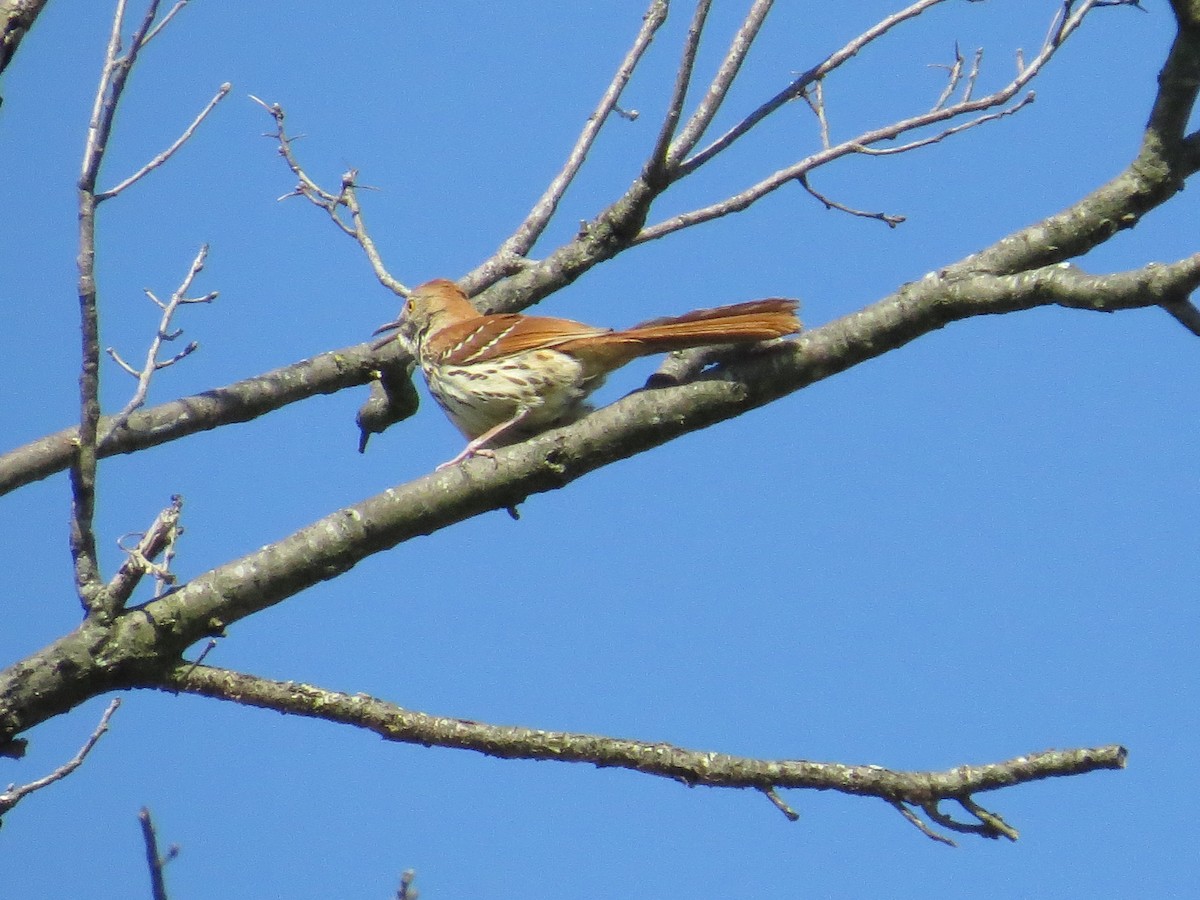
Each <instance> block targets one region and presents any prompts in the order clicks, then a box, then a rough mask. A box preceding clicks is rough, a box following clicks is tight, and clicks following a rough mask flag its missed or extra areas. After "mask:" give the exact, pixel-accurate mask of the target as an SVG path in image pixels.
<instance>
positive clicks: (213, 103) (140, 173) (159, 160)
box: [96, 0, 233, 203]
mask: <svg viewBox="0 0 1200 900" xmlns="http://www.w3.org/2000/svg"><path fill="white" fill-rule="evenodd" d="M182 2H186V0H181V3H179V4H176V6H175V9H180V8H181V5H182ZM172 12H174V10H172ZM164 21H165V20H164ZM162 24H163V23H162V22H160V23H159V25H160V26H161V25H162ZM155 31H157V29H155ZM147 40H148V39H147ZM232 89H233V85H231V84H230V83H229V82H228V81H227V82H225V83H224V84H223V85H221V87H220V88H218V90H217V93H216V94H214V95H213V98H212V99H211V100H209V101H208V104H207V105H206V106H205V107H204V109H202V110H200V114H199V115H198V116H196V118H195V119H193V120H192V124H191V125H189V126H188V127H187V128H185V129H184V130H183V134H181V135H180V136H179V137H178V138H176V139H175V142H174V143H173V144H171V146H170V147H168V148H167V149H166V150H164V151H162V152H161V153H159V154H158V155H157V156H156V157H154V159H152V160H150V162H148V163H146V164H145V165H144V166H142V167H141V168H140V169H138V170H137V171H136V172H134V173H133V174H132V175H130V176H129V177H128V178H126V179H125V180H124V181H122V182H121V183H120V184H118V185H117V186H116V187H114V188H110V189H109V190H107V191H100V192H99V193H97V194H96V202H97V203H99V202H101V201H102V200H108V199H109V198H110V197H115V196H117V194H119V193H121V191H123V190H125V189H126V188H127V187H129V186H131V185H133V184H136V183H137V182H139V181H141V180H142V179H143V178H145V177H146V176H147V175H149V174H150V173H151V172H153V171H154V170H155V169H157V168H158V167H159V166H161V165H162V164H163V163H165V162H166V161H167V160H169V159H170V158H171V157H172V156H174V155H175V154H176V153H177V152H178V151H179V148H180V147H182V146H183V145H184V144H185V143H187V141H188V139H189V138H190V137H191V136H192V135H193V134H195V133H196V129H198V128H199V127H200V125H201V123H202V122H203V121H204V120H205V119H206V118H208V114H209V113H211V112H212V111H213V110H214V109H216V107H217V104H218V103H220V102H221V101H222V100H224V99H225V97H226V96H227V95H228V94H229V92H230V91H231V90H232Z"/></svg>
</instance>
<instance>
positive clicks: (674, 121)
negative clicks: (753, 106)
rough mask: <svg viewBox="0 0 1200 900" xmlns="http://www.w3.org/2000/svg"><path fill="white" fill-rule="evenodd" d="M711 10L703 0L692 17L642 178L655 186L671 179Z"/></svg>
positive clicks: (707, 1)
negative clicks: (674, 142) (675, 143)
mask: <svg viewBox="0 0 1200 900" xmlns="http://www.w3.org/2000/svg"><path fill="white" fill-rule="evenodd" d="M711 7H712V2H711V0H700V2H698V3H697V4H696V10H695V12H694V13H693V14H692V24H691V25H690V26H689V27H688V32H687V39H686V40H685V41H684V42H683V53H682V54H681V55H680V59H679V66H678V67H677V68H676V70H675V87H674V88H673V89H672V91H671V98H670V99H669V100H668V101H667V112H666V114H665V115H664V116H663V123H662V126H661V127H660V128H659V131H658V140H657V141H655V142H654V149H653V150H651V151H650V157H649V159H648V160H647V162H646V167H645V169H644V170H643V175H642V177H643V178H645V179H646V180H647V181H648V182H650V183H652V184H655V183H661V182H662V181H663V179H664V178H665V177H669V169H670V162H669V160H668V156H669V150H670V147H671V139H672V138H674V137H675V129H676V128H678V127H679V119H680V117H681V116H682V115H683V104H684V101H685V100H687V93H688V87H689V86H690V85H691V82H692V70H693V69H694V68H695V65H696V53H697V52H698V51H699V49H700V36H701V35H702V34H703V33H704V23H705V21H707V19H708V11H709V9H710V8H711Z"/></svg>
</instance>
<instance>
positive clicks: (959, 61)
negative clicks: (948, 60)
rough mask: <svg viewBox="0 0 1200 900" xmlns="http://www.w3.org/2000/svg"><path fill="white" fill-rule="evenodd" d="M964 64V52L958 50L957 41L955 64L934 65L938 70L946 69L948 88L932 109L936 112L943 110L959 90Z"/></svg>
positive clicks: (956, 44)
mask: <svg viewBox="0 0 1200 900" xmlns="http://www.w3.org/2000/svg"><path fill="white" fill-rule="evenodd" d="M964 62H966V60H964V59H963V55H962V51H961V50H959V48H958V41H955V42H954V62H953V63H952V64H951V65H949V66H945V65H941V64H934V65H935V67H936V68H941V69H945V70H946V73H947V75H946V87H945V88H943V89H942V93H941V94H940V95H939V96H938V98H937V100H936V101H935V102H934V104H933V106H932V109H935V110H937V109H941V108H942V107H943V106H945V105H946V103H947V102H948V101H949V100H950V97H951V96H952V95H953V94H954V91H955V90H956V89H957V88H958V83H959V81H960V80H961V79H962V74H963V63H964Z"/></svg>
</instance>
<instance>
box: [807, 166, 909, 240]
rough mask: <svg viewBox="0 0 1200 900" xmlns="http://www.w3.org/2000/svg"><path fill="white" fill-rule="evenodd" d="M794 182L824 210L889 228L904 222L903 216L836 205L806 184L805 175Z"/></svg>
mask: <svg viewBox="0 0 1200 900" xmlns="http://www.w3.org/2000/svg"><path fill="white" fill-rule="evenodd" d="M796 180H797V181H798V182H800V185H801V187H803V188H804V189H805V190H806V191H808V192H809V193H810V194H812V195H813V196H814V197H815V198H817V199H818V200H820V201H821V203H823V204H824V205H825V208H826V209H837V210H840V211H842V212H844V213H849V214H850V215H852V216H861V217H862V218H864V219H878V220H879V221H881V222H884V223H885V224H886V225H887V226H888V227H889V228H895V227H896V226H897V225H900V224H901V223H903V222H904V221H905V217H904V216H901V215H896V214H895V213H882V212H867V211H866V210H862V209H854V208H853V207H851V206H846V205H845V204H842V203H838V202H837V201H836V200H831V199H829V198H828V197H826V196H825V195H824V194H822V193H820V192H819V191H818V190H816V188H814V187H813V186H812V185H811V184H809V183H808V176H807V175H801V176H800V177H799V178H797V179H796Z"/></svg>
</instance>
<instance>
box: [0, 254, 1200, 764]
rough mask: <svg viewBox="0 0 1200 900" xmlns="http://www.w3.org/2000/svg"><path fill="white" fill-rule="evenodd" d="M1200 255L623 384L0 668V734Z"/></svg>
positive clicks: (919, 292)
mask: <svg viewBox="0 0 1200 900" xmlns="http://www.w3.org/2000/svg"><path fill="white" fill-rule="evenodd" d="M1197 283H1200V254H1197V255H1195V256H1192V257H1188V258H1186V259H1184V260H1182V261H1180V262H1177V263H1172V264H1170V265H1162V266H1151V267H1147V268H1146V269H1141V270H1135V271H1133V272H1127V273H1118V274H1115V275H1107V276H1090V275H1086V274H1084V273H1082V272H1079V271H1078V270H1075V269H1073V268H1065V267H1061V266H1051V267H1047V268H1045V269H1042V270H1039V271H1037V272H1032V273H1025V274H1022V275H1019V276H993V275H974V276H966V275H959V276H957V277H954V278H951V277H948V276H946V275H944V274H936V273H935V274H931V275H929V276H928V277H926V278H923V279H921V280H920V281H918V282H914V283H912V284H909V285H905V286H904V287H903V288H902V289H901V290H900V291H898V292H897V293H896V294H895V295H893V296H891V297H889V298H887V299H885V300H882V301H880V302H879V303H876V304H874V305H872V306H869V307H867V308H866V309H863V310H860V311H859V312H856V313H853V314H851V315H849V316H846V317H844V318H842V319H838V320H837V321H834V322H831V323H829V324H827V325H824V326H822V327H821V328H817V329H815V330H813V331H810V332H806V333H804V334H802V335H801V336H800V337H799V338H797V339H796V340H792V341H783V342H781V343H780V344H778V345H776V346H775V347H774V348H773V349H771V350H769V351H764V352H759V353H757V354H754V355H753V356H751V357H750V358H748V359H747V360H745V361H744V362H740V363H737V364H731V365H727V366H724V367H719V368H717V369H715V370H712V371H709V372H706V373H704V374H703V375H702V376H701V377H700V378H699V379H698V380H696V381H694V382H691V383H689V384H684V385H679V386H675V387H668V388H663V389H661V390H647V391H642V392H638V393H635V394H632V395H630V396H628V397H625V398H624V399H622V400H620V401H618V402H617V403H614V404H613V405H611V406H609V407H605V408H604V409H601V410H599V411H597V412H596V413H594V414H592V415H591V416H588V417H587V418H585V419H583V420H582V421H581V422H578V423H576V424H574V425H572V426H570V427H567V428H561V429H557V430H554V431H550V432H547V433H545V434H543V435H540V436H538V437H537V438H534V439H533V440H530V441H527V442H525V443H521V444H517V445H515V446H512V447H507V448H503V449H501V450H498V451H497V452H496V455H495V458H494V459H486V458H483V459H473V460H469V461H467V462H465V463H463V464H461V465H459V466H456V467H454V468H451V469H447V470H444V471H440V472H436V473H433V474H431V475H426V476H424V477H422V478H418V479H416V480H415V481H412V482H409V483H408V484H406V485H402V486H399V487H396V488H393V489H391V490H389V491H386V492H384V493H382V494H379V495H377V496H375V497H371V498H369V499H367V500H364V501H362V502H361V503H357V504H354V505H353V506H349V507H346V508H344V509H341V510H338V511H337V512H334V513H332V514H330V515H328V516H326V517H325V518H323V519H320V520H318V521H317V522H314V523H313V524H312V525H309V526H307V527H305V528H302V529H300V530H299V531H297V532H295V533H294V534H292V535H291V536H289V537H287V538H284V539H283V540H281V541H278V542H276V543H274V544H270V545H268V546H266V547H263V548H262V549H260V550H257V551H254V552H252V553H250V554H247V555H246V556H244V557H242V558H241V559H237V560H234V561H232V562H230V563H227V564H225V565H222V566H219V567H217V568H215V569H212V570H210V571H209V572H207V573H204V574H203V575H200V576H198V577H197V578H195V579H193V580H192V581H190V582H189V583H187V584H185V585H183V586H182V587H180V588H179V589H177V590H175V591H173V592H170V593H168V594H166V595H164V596H162V597H161V598H158V599H155V600H153V601H151V602H149V603H146V604H145V605H143V606H142V607H139V608H136V609H132V610H129V611H128V612H126V613H124V614H122V615H121V616H119V617H118V618H117V619H116V620H115V621H114V622H113V623H112V627H111V628H94V627H90V624H91V623H85V624H84V626H82V627H81V628H80V629H79V630H78V631H76V632H74V633H72V634H71V635H68V636H66V637H64V638H62V639H60V640H59V641H57V642H55V643H54V644H52V645H50V646H49V647H47V648H45V649H44V650H42V651H40V652H39V653H36V654H34V655H33V656H31V657H29V658H28V659H26V660H24V661H22V662H21V663H18V664H17V665H15V666H13V667H10V668H9V669H8V670H6V671H5V672H2V673H0V741H3V740H5V739H7V738H10V737H13V736H15V735H16V734H17V733H19V732H20V731H23V730H25V729H27V728H29V727H31V726H32V725H35V724H37V723H38V722H41V721H44V720H45V719H46V718H49V717H51V716H53V715H57V714H59V713H62V712H65V711H67V710H68V709H70V708H72V707H73V706H74V705H76V704H77V703H79V702H81V701H82V700H85V699H87V698H88V697H91V696H95V695H97V694H101V693H104V692H105V691H108V690H111V689H113V688H119V687H127V686H129V685H130V684H133V683H144V682H145V681H147V680H150V681H153V680H154V678H156V677H158V676H159V674H160V673H161V672H162V671H163V669H164V668H166V667H169V666H173V665H174V664H175V663H176V662H177V661H178V659H179V656H180V654H182V653H183V651H184V650H185V649H186V648H187V647H188V646H190V645H191V644H193V643H195V642H196V641H198V640H200V639H202V638H205V637H208V636H211V635H214V634H220V633H222V632H223V630H224V629H225V628H226V627H227V626H229V625H231V624H233V623H234V622H236V621H238V620H239V619H242V618H245V617H246V616H249V615H252V614H254V613H256V612H259V611H260V610H263V609H266V608H268V607H270V606H273V605H274V604H276V603H279V602H281V601H282V600H284V599H286V598H287V597H290V596H293V595H295V594H297V593H299V592H300V591H302V590H305V589H306V588H308V587H311V586H312V585H314V584H317V583H319V582H321V581H325V580H328V579H331V578H335V577H337V576H338V575H340V574H342V573H343V572H345V571H347V570H349V569H350V568H352V567H353V566H355V565H356V564H357V563H359V562H360V561H362V560H363V559H365V558H366V557H368V556H371V555H373V554H375V553H379V552H382V551H384V550H388V549H391V548H392V547H395V546H396V545H397V544H400V543H402V542H404V541H406V540H408V539H410V538H412V537H416V536H418V535H424V534H430V533H432V532H434V531H437V530H439V529H441V528H445V527H448V526H450V525H453V524H455V523H457V522H460V521H463V520H464V519H467V518H470V517H472V516H475V515H478V514H480V513H482V512H487V511H489V510H503V509H508V508H510V507H515V506H517V505H519V504H520V503H521V502H522V501H523V500H524V499H525V498H526V497H528V496H529V495H531V494H534V493H540V492H544V491H549V490H555V489H558V488H561V487H563V486H564V485H566V484H569V483H570V482H572V481H574V480H575V479H577V478H580V477H582V476H583V475H585V474H587V473H588V472H591V471H593V470H594V469H597V468H600V467H601V466H605V465H608V464H610V463H612V462H615V461H617V460H619V459H624V458H627V457H629V456H632V455H634V454H636V453H639V452H642V451H644V450H647V449H650V448H651V447H655V446H658V445H660V444H663V443H665V442H666V441H669V440H671V439H673V438H675V437H678V436H680V435H682V434H685V433H687V432H690V431H695V430H698V429H700V428H704V427H707V426H709V425H712V424H714V423H716V422H719V421H722V420H725V419H728V418H732V417H733V416H737V415H740V414H741V413H744V412H746V411H748V410H750V409H754V408H756V407H759V406H762V405H764V404H766V403H769V402H771V401H772V400H775V399H778V398H779V397H782V396H785V395H786V394H789V393H792V392H794V391H796V390H799V389H800V388H803V387H805V386H807V385H809V384H812V383H813V382H815V381H818V380H820V379H823V378H827V377H829V376H830V375H833V374H835V373H837V372H841V371H844V370H845V369H847V368H850V367H851V366H853V365H856V364H857V363H859V362H862V361H864V360H866V359H870V358H873V357H876V356H880V355H882V354H884V353H887V352H889V351H890V350H893V349H896V348H897V347H900V346H903V345H904V344H906V343H908V342H909V341H911V340H914V339H916V338H917V337H920V336H921V335H923V334H928V333H929V332H931V331H934V330H937V329H939V328H942V327H944V326H945V325H947V324H949V323H950V322H953V321H957V320H960V319H965V318H970V317H972V316H978V315H995V314H999V313H1009V312H1014V311H1017V310H1021V309H1033V308H1036V307H1039V306H1048V305H1061V306H1066V307H1072V308H1079V307H1085V308H1088V309H1093V310H1098V311H1112V310H1116V309H1131V308H1138V307H1151V306H1160V305H1163V304H1177V303H1180V302H1183V300H1184V299H1185V298H1186V296H1187V295H1188V293H1189V292H1190V291H1192V290H1194V289H1195V287H1196V285H1197Z"/></svg>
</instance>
